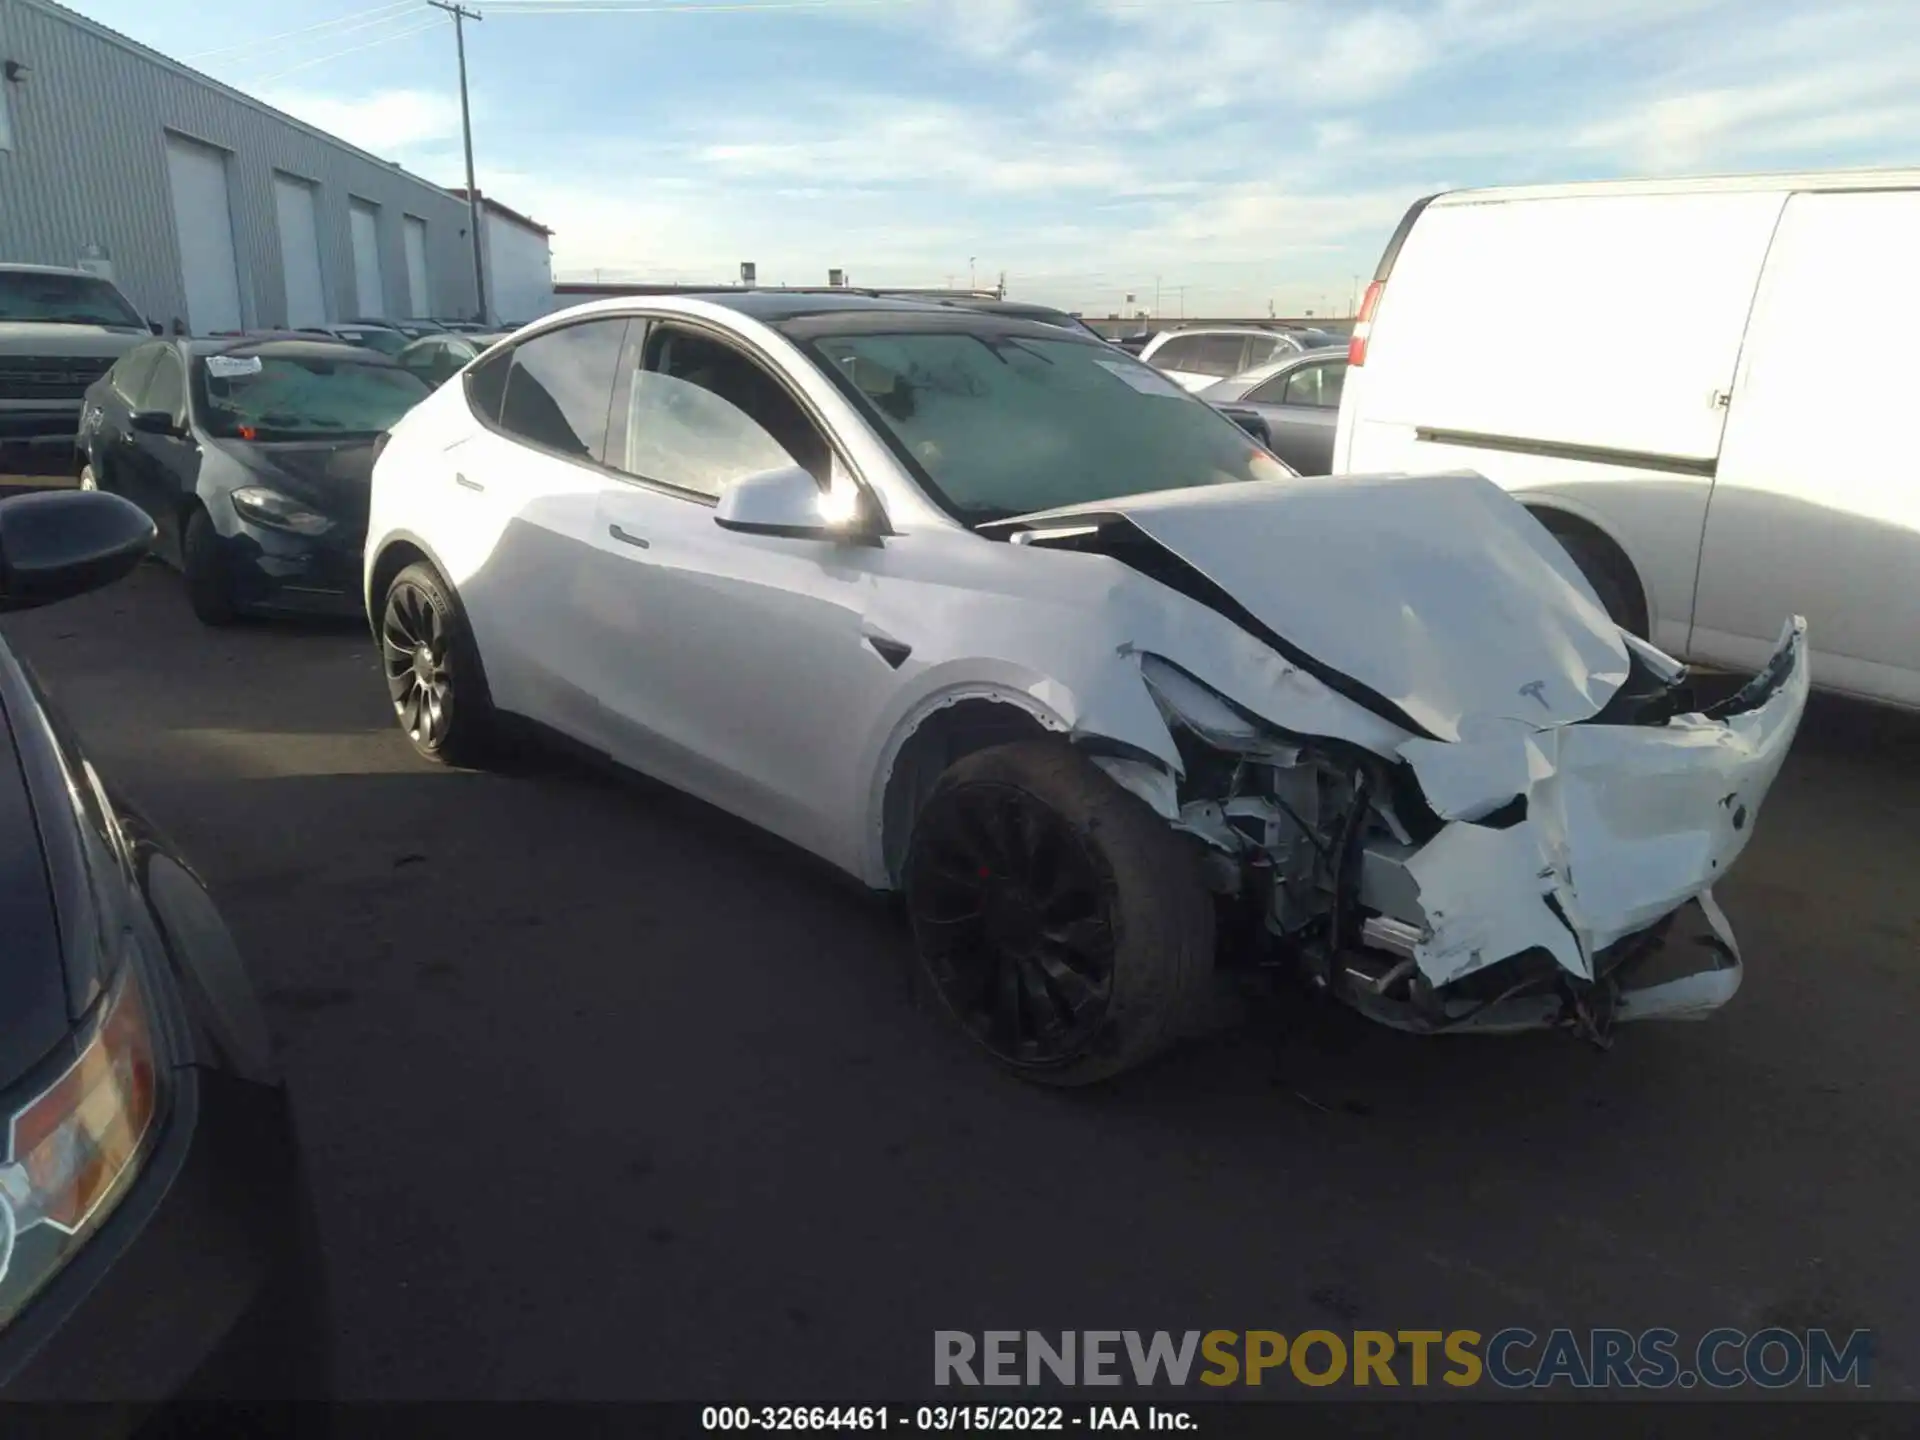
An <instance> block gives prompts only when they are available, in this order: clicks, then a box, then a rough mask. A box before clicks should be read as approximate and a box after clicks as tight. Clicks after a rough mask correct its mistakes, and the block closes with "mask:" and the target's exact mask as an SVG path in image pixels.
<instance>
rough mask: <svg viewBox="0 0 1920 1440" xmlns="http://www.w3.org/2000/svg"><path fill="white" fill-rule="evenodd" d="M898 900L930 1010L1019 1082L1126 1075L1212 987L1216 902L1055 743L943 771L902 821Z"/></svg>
mask: <svg viewBox="0 0 1920 1440" xmlns="http://www.w3.org/2000/svg"><path fill="white" fill-rule="evenodd" d="M905 889H906V898H907V911H908V914H909V916H910V917H911V919H912V923H913V934H914V943H915V946H916V948H917V949H918V951H919V956H920V961H921V964H922V966H923V967H924V969H925V971H926V974H927V976H928V978H929V979H930V980H931V981H932V983H933V987H934V989H935V990H936V991H937V992H938V994H939V996H940V998H941V1000H942V1002H943V1003H944V1004H945V1005H946V1008H947V1009H948V1011H949V1012H950V1013H951V1014H952V1015H953V1017H954V1018H955V1019H956V1020H958V1021H959V1023H960V1026H961V1028H962V1029H963V1030H965V1031H966V1032H967V1034H968V1035H969V1036H970V1037H971V1038H972V1039H973V1040H974V1042H975V1043H976V1044H978V1045H980V1046H981V1047H982V1048H984V1049H985V1050H986V1051H987V1053H988V1054H990V1055H992V1056H993V1058H994V1059H995V1060H997V1061H998V1062H999V1063H1000V1064H1002V1065H1004V1066H1006V1067H1007V1068H1008V1069H1010V1070H1012V1071H1014V1072H1016V1073H1018V1074H1020V1075H1021V1076H1023V1077H1025V1078H1028V1079H1033V1080H1039V1081H1043V1082H1046V1083H1049V1084H1055V1085H1081V1084H1086V1083H1089V1082H1091V1081H1095V1080H1100V1079H1104V1078H1106V1077H1107V1076H1110V1075H1114V1074H1117V1073H1118V1072H1120V1071H1122V1070H1125V1069H1128V1068H1129V1067H1131V1066H1133V1065H1136V1064H1138V1063H1139V1062H1141V1061H1142V1060H1144V1059H1146V1058H1147V1057H1148V1056H1150V1055H1152V1054H1153V1053H1154V1052H1156V1051H1157V1050H1160V1049H1161V1048H1163V1047H1164V1046H1166V1045H1167V1044H1169V1043H1171V1042H1172V1041H1173V1040H1174V1039H1176V1038H1178V1036H1179V1035H1180V1034H1181V1033H1182V1031H1183V1030H1184V1029H1185V1028H1186V1026H1187V1025H1188V1023H1189V1022H1190V1021H1191V1020H1192V1019H1193V1017H1194V1015H1195V1007H1196V1004H1197V1003H1198V1001H1199V999H1200V996H1201V994H1202V991H1203V987H1204V986H1205V985H1206V984H1207V982H1208V979H1209V977H1210V973H1211V969H1212V962H1213V938H1214V937H1213V907H1212V901H1211V898H1210V896H1209V895H1208V894H1207V892H1206V889H1205V886H1204V885H1203V883H1202V881H1201V876H1200V870H1199V866H1198V863H1197V859H1196V857H1195V855H1194V853H1193V851H1192V849H1191V848H1190V847H1189V845H1188V843H1187V842H1186V841H1185V837H1182V836H1180V835H1178V834H1176V833H1175V832H1174V831H1173V830H1172V829H1171V828H1170V827H1169V826H1168V825H1167V824H1166V822H1165V821H1163V820H1161V819H1160V818H1159V817H1158V816H1156V815H1154V814H1153V813H1152V812H1151V811H1150V810H1149V809H1147V807H1146V806H1145V805H1143V804H1142V803H1141V802H1140V801H1139V800H1138V799H1137V798H1135V797H1134V796H1132V795H1129V794H1127V793H1126V792H1125V791H1124V790H1122V789H1121V788H1120V787H1119V786H1117V785H1115V784H1114V783H1113V781H1112V780H1110V779H1109V778H1108V777H1107V776H1106V775H1105V774H1104V773H1103V772H1101V771H1100V770H1099V769H1098V768H1097V767H1095V766H1094V765H1093V764H1091V763H1090V762H1089V761H1088V760H1087V759H1086V758H1085V757H1084V756H1082V755H1080V754H1078V753H1076V752H1075V751H1073V750H1071V749H1069V748H1068V747H1067V746H1066V745H1064V744H1062V743H1061V742H1058V741H1052V740H1023V741H1018V742H1016V743H1014V744H1010V745H999V746H995V747H993V748H992V749H988V750H982V751H979V752H976V753H975V754H973V755H969V756H967V757H966V758H964V759H962V760H961V761H959V762H958V763H957V764H956V765H954V766H953V767H952V768H951V769H950V770H948V771H947V773H946V774H945V775H943V776H942V777H941V779H940V782H939V784H938V785H937V786H936V787H935V789H934V792H933V794H932V795H931V796H930V797H929V798H928V800H927V802H926V804H925V805H924V806H923V807H922V808H921V811H920V814H919V815H918V816H917V817H916V819H915V821H914V830H913V839H912V841H911V844H910V846H909V849H908V854H907V863H906V873H905Z"/></svg>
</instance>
